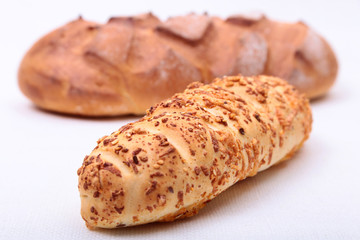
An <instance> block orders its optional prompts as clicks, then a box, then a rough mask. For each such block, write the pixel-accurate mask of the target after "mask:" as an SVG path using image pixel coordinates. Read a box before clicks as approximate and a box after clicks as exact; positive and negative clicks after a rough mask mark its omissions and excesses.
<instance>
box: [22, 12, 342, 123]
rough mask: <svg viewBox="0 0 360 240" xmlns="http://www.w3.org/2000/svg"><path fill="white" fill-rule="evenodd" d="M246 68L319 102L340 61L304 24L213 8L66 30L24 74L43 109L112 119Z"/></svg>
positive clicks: (25, 88) (31, 59)
mask: <svg viewBox="0 0 360 240" xmlns="http://www.w3.org/2000/svg"><path fill="white" fill-rule="evenodd" d="M239 73H240V74H242V75H244V76H247V75H257V74H266V75H272V76H278V77H281V78H283V79H285V80H287V81H288V82H290V83H291V84H293V85H294V86H295V87H296V88H298V90H300V91H301V92H303V93H305V94H306V95H307V97H310V98H315V97H318V96H321V95H323V94H325V93H326V92H327V91H328V89H329V88H330V86H331V85H332V84H333V82H334V80H335V78H336V74H337V61H336V58H335V55H334V53H333V51H332V50H331V48H330V46H329V45H328V43H327V42H326V41H325V40H324V39H323V38H322V37H321V36H319V35H318V34H317V33H315V32H314V31H313V30H311V29H310V28H309V27H308V26H306V25H305V24H304V23H302V22H298V23H281V22H276V21H272V20H270V19H268V18H266V17H265V16H263V15H259V16H257V17H247V16H243V15H237V16H232V17H229V18H227V19H226V20H223V19H220V18H218V17H210V16H208V15H206V14H205V15H196V14H190V15H187V16H180V17H174V18H170V19H168V20H167V21H165V22H162V21H160V20H159V19H158V18H157V17H155V16H154V15H152V14H144V15H139V16H134V17H115V18H111V19H110V20H109V21H108V22H107V23H106V24H98V23H94V22H89V21H85V20H83V19H82V18H79V19H77V20H75V21H73V22H70V23H68V24H66V25H65V26H63V27H60V28H59V29H57V30H55V31H53V32H51V33H49V34H48V35H46V36H45V37H43V38H41V39H40V40H39V41H38V42H37V43H36V44H35V45H34V46H33V47H32V48H31V49H30V50H29V51H28V53H27V54H26V55H25V57H24V59H23V60H22V63H21V65H20V68H19V74H18V78H19V85H20V88H21V90H22V92H23V93H24V94H25V95H26V96H27V97H28V98H30V99H31V100H32V101H33V102H34V103H35V104H36V105H37V106H39V107H41V108H43V109H47V110H50V111H55V112H61V113H68V114H77V115H84V116H114V115H122V114H144V113H145V110H146V109H147V108H149V107H150V106H151V105H153V104H155V103H157V102H159V101H161V100H163V99H166V98H168V97H170V96H172V95H173V94H175V93H177V92H182V91H183V90H184V89H185V87H186V86H187V85H188V84H190V83H192V82H195V81H198V82H203V83H210V82H211V81H212V79H214V78H215V77H222V76H224V75H228V76H229V75H237V74H239Z"/></svg>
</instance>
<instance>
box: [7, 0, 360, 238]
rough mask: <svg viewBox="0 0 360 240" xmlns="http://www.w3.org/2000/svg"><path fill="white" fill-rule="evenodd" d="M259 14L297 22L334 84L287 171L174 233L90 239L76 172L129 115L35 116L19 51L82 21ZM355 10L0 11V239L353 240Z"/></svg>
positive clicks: (221, 6) (39, 5)
mask: <svg viewBox="0 0 360 240" xmlns="http://www.w3.org/2000/svg"><path fill="white" fill-rule="evenodd" d="M147 11H153V12H154V13H155V14H157V15H159V16H160V17H161V18H162V19H164V18H166V17H167V16H170V15H180V14H186V13H188V12H190V11H194V12H197V13H202V12H204V11H207V12H208V13H210V14H216V15H219V16H223V17H225V16H227V15H229V14H235V13H241V12H248V11H263V12H265V13H267V15H268V16H270V17H272V18H274V19H278V20H283V21H297V20H303V21H305V22H306V23H308V24H309V25H310V26H312V27H313V28H314V29H315V30H316V31H318V32H319V33H321V34H322V35H323V36H325V38H326V39H327V40H328V41H329V42H330V44H331V45H332V46H333V48H334V49H335V51H336V53H337V56H338V60H339V63H340V72H339V75H338V79H337V82H336V84H335V86H334V87H333V89H332V90H331V91H330V93H329V94H328V95H327V96H326V97H325V98H323V99H320V100H317V101H315V102H312V108H313V116H314V124H313V132H312V134H311V137H310V139H309V141H307V142H306V144H305V145H304V147H303V148H302V149H301V151H300V152H299V153H298V154H297V155H296V156H295V157H294V158H293V159H291V160H290V161H288V162H285V163H283V164H280V165H279V166H276V167H273V168H272V169H269V170H267V171H265V172H263V173H261V174H259V175H257V176H256V177H254V178H250V179H247V180H245V181H243V182H240V183H238V184H236V185H235V186H233V187H231V188H230V189H229V190H227V191H226V192H225V193H223V194H222V195H221V196H219V197H217V198H216V199H215V200H213V201H212V202H211V203H210V204H208V206H207V207H206V208H204V209H203V210H202V211H201V212H200V214H199V215H197V216H195V217H193V218H190V219H187V220H182V221H177V222H174V223H161V224H159V223H156V224H149V225H145V226H140V227H133V228H128V229H118V230H101V231H90V230H88V229H87V228H86V227H85V224H84V222H83V220H82V219H81V217H80V200H79V199H80V198H79V194H78V190H77V175H76V170H77V168H78V167H80V166H81V164H82V159H83V157H84V156H85V154H88V153H90V151H91V149H92V148H93V147H94V146H95V144H96V140H97V139H98V138H99V137H101V136H103V135H105V134H109V133H111V132H112V131H114V130H116V129H118V128H119V127H121V126H122V125H124V124H125V123H127V122H130V121H133V120H134V119H136V118H134V117H125V118H112V119H97V120H95V119H81V118H75V117H68V116H61V115H54V114H50V113H47V112H43V111H40V110H38V109H36V108H35V107H34V106H33V105H32V104H31V103H30V102H29V101H28V100H27V99H26V98H25V97H23V95H22V94H21V93H20V91H19V90H18V87H17V78H16V73H17V68H18V65H19V62H20V60H21V58H22V56H23V54H24V53H25V51H26V50H27V49H28V48H29V47H30V46H31V45H32V44H33V43H34V42H35V41H36V40H37V39H38V38H39V37H40V36H42V35H43V34H45V33H47V32H48V31H50V30H52V29H54V28H55V27H58V26H60V25H62V24H64V23H66V22H68V21H70V20H72V19H75V18H76V17H77V16H78V15H79V14H81V15H82V16H83V17H84V18H85V19H89V20H95V21H100V22H104V21H106V20H107V18H108V17H110V16H116V15H131V14H135V13H142V12H147ZM359 12H360V2H359V1H344V0H343V1H315V0H313V1H305V0H302V1H286V0H284V1H274V0H269V1H265V0H264V1H251V0H246V1H226V0H222V1H194V0H193V1H185V0H181V1H180V0H179V1H176V2H171V1H143V2H141V1H131V0H128V1H98V2H90V1H73V0H71V1H70V0H62V1H57V2H51V1H45V0H44V1H35V0H32V1H23V2H20V1H5V0H2V1H1V2H0V78H1V88H0V111H1V112H0V146H1V153H0V170H1V171H0V239H89V240H90V239H111V238H112V239H125V238H131V239H138V238H146V239H159V238H160V237H161V238H163V239H205V238H207V239H220V238H221V239H245V238H251V239H360V173H359V169H360V157H359V152H358V150H359V148H360V146H359V143H360V141H359V135H360V131H359V129H360V127H359V126H360V114H359V110H360V107H359V105H360V93H359V88H360V79H359V78H360V71H359V70H360V14H359Z"/></svg>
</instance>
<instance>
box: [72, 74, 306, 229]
mask: <svg viewBox="0 0 360 240" xmlns="http://www.w3.org/2000/svg"><path fill="white" fill-rule="evenodd" d="M311 123H312V116H311V110H310V107H309V104H308V100H307V99H306V98H305V97H304V96H303V95H300V94H299V93H298V92H297V91H296V90H294V87H292V86H291V85H289V84H287V83H286V82H285V81H283V80H281V79H279V78H274V77H267V76H257V77H240V76H236V77H225V78H223V79H216V80H215V82H214V83H212V84H210V85H203V84H201V83H193V84H191V85H190V86H189V87H188V88H187V89H186V90H185V92H184V93H180V94H176V95H174V96H173V97H172V98H170V99H168V100H166V101H163V102H161V103H160V104H158V105H156V106H155V107H151V108H150V109H149V110H148V112H147V115H146V116H145V117H143V118H142V119H140V120H139V121H137V122H134V123H130V124H127V125H125V126H124V127H122V128H120V129H119V130H118V131H116V132H114V133H112V134H111V135H110V136H105V137H103V138H101V139H100V140H99V141H98V145H97V146H96V147H95V149H94V150H93V152H92V153H91V154H90V155H89V156H86V157H85V159H84V162H83V165H82V167H81V168H80V169H79V170H78V175H79V185H78V187H79V191H80V196H81V214H82V217H83V219H84V220H85V222H86V224H87V226H88V227H89V228H93V227H99V228H117V227H125V226H133V225H139V224H145V223H149V222H155V221H173V220H175V219H179V218H184V217H190V216H193V215H194V214H196V213H197V212H198V210H199V209H200V208H202V207H203V206H204V205H205V204H206V203H207V202H208V201H210V200H211V199H213V198H214V197H216V196H217V195H219V194H220V193H221V192H223V191H224V190H226V189H227V188H229V187H230V186H231V185H233V184H235V183H236V182H238V181H239V180H242V179H245V178H246V177H249V176H254V175H255V174H256V173H257V172H259V171H262V170H265V169H267V168H269V167H270V166H272V165H274V164H276V163H278V162H280V161H283V160H286V159H288V158H289V157H290V156H291V155H292V154H293V153H294V152H295V151H296V150H298V149H299V148H300V147H301V145H302V144H303V142H304V141H305V140H306V139H307V138H308V137H309V133H310V131H311Z"/></svg>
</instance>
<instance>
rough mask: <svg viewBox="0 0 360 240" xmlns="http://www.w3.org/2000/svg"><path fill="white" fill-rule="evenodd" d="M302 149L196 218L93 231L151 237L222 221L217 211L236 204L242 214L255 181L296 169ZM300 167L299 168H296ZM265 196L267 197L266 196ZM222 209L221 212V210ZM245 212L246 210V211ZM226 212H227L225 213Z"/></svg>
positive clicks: (272, 178) (230, 191)
mask: <svg viewBox="0 0 360 240" xmlns="http://www.w3.org/2000/svg"><path fill="white" fill-rule="evenodd" d="M302 152H303V151H302V149H300V151H299V152H297V153H296V154H295V155H294V156H293V158H292V159H289V160H288V161H285V162H282V163H280V164H277V165H275V166H273V167H271V168H270V169H268V170H265V171H264V172H261V173H259V174H257V175H256V176H254V177H250V178H247V179H245V180H243V181H240V182H238V183H237V184H235V185H233V186H232V187H230V188H229V189H227V190H226V191H225V192H223V193H221V194H220V195H219V196H217V197H216V198H215V199H213V200H212V201H211V202H210V203H208V204H207V205H206V206H205V207H204V208H203V209H202V210H200V212H199V214H197V215H196V216H193V217H190V218H185V219H182V220H177V221H175V222H168V223H149V224H146V225H141V226H134V227H127V228H119V229H98V230H93V231H96V232H100V233H102V234H105V235H110V236H122V237H126V236H134V235H136V236H138V237H141V236H149V235H150V234H156V233H158V232H159V231H161V232H167V231H171V230H173V229H177V230H182V229H186V228H187V227H190V226H187V225H190V224H194V222H196V221H201V220H203V219H206V218H208V219H214V221H221V219H217V218H219V214H216V212H217V211H215V210H218V211H224V210H226V209H227V208H233V207H234V204H236V206H237V209H238V212H237V214H238V213H241V212H242V211H243V209H240V210H239V207H240V208H241V207H243V208H245V207H246V208H247V209H248V208H249V203H247V204H246V206H245V204H244V205H243V206H242V205H240V206H239V204H238V203H239V198H243V199H246V195H249V194H251V193H252V192H254V191H257V190H258V188H259V186H258V187H254V184H253V181H256V182H257V185H261V184H269V182H270V183H271V182H272V181H273V182H275V181H277V179H276V178H277V176H278V175H279V174H280V173H281V172H284V171H286V168H291V167H295V166H294V165H296V163H297V161H299V159H301V155H303V153H302ZM296 167H298V166H296ZM292 177H294V178H295V177H296V176H295V175H292ZM266 194H276V193H275V192H272V193H271V192H269V193H266ZM266 194H265V195H266ZM259 201H261V200H259ZM250 205H251V206H252V207H254V208H256V205H257V201H252V202H251V203H250ZM215 208H216V209H215ZM219 209H220V210H219ZM244 210H245V209H244ZM225 212H226V211H225Z"/></svg>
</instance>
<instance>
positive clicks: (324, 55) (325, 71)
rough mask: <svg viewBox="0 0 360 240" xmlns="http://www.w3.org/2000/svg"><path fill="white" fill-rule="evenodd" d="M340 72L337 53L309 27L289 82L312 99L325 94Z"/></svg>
mask: <svg viewBox="0 0 360 240" xmlns="http://www.w3.org/2000/svg"><path fill="white" fill-rule="evenodd" d="M337 73H338V62H337V59H336V55H335V53H334V51H333V50H332V48H331V47H330V45H329V44H328V42H327V41H326V40H325V39H324V38H322V37H321V36H320V35H318V34H317V33H315V32H314V31H312V30H311V29H308V31H307V34H306V37H305V40H304V42H303V44H302V46H300V47H299V48H298V49H297V51H296V52H295V58H294V69H293V71H292V73H291V75H290V77H289V78H288V82H289V83H290V84H292V85H294V86H295V87H296V88H297V89H298V90H299V91H300V92H302V93H305V95H306V96H307V97H308V98H310V99H315V98H319V97H321V96H323V95H325V94H326V93H327V92H328V91H329V90H330V88H331V87H332V86H333V84H334V82H335V80H336V77H337Z"/></svg>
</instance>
